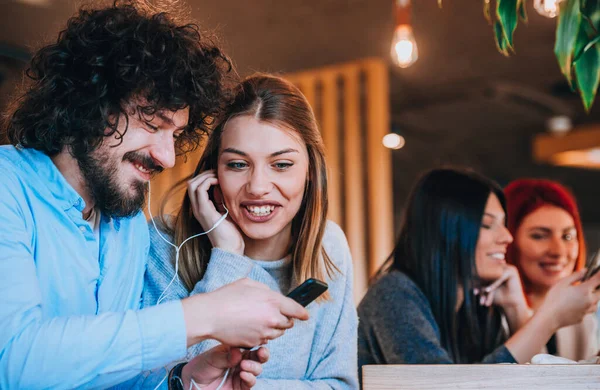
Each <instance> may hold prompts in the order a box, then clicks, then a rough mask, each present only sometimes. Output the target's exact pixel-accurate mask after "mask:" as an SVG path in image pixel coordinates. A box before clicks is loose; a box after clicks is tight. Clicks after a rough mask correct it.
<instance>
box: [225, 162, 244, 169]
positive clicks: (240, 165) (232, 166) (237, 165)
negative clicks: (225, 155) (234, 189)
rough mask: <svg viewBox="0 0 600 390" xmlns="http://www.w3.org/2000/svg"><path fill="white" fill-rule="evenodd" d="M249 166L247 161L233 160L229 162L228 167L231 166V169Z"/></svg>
mask: <svg viewBox="0 0 600 390" xmlns="http://www.w3.org/2000/svg"><path fill="white" fill-rule="evenodd" d="M247 166H248V164H246V163H245V162H241V161H232V162H229V163H227V167H229V168H231V169H244V168H246V167H247Z"/></svg>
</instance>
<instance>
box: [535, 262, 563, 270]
mask: <svg viewBox="0 0 600 390" xmlns="http://www.w3.org/2000/svg"><path fill="white" fill-rule="evenodd" d="M540 267H542V268H543V269H545V270H547V271H550V272H560V271H562V270H563V269H564V268H565V266H564V265H562V264H552V263H541V264H540Z"/></svg>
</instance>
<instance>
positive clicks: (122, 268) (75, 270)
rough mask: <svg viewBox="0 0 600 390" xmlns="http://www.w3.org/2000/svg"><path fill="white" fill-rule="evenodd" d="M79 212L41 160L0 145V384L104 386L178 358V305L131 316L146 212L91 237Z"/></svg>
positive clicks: (144, 246)
mask: <svg viewBox="0 0 600 390" xmlns="http://www.w3.org/2000/svg"><path fill="white" fill-rule="evenodd" d="M84 208H85V203H84V201H83V199H82V198H81V197H80V196H79V195H78V193H77V192H76V191H75V190H74V189H73V187H71V186H70V185H69V184H68V183H67V181H66V180H65V178H64V177H63V176H62V175H61V173H60V171H59V170H58V169H57V168H56V166H55V165H54V164H53V162H52V160H51V159H50V158H49V157H48V156H47V155H45V154H44V153H41V152H39V151H36V150H33V149H21V148H15V147H12V146H0V296H1V297H2V298H1V302H2V303H1V304H0V388H3V389H13V388H27V389H31V388H73V387H94V388H102V387H108V386H111V385H115V384H118V383H120V382H123V381H125V380H128V379H130V378H132V377H134V376H135V375H137V374H139V373H140V372H141V371H143V370H150V369H153V368H156V367H160V366H162V365H165V364H167V363H169V362H171V361H173V360H176V359H179V358H181V357H183V356H184V355H185V352H186V334H185V323H184V319H183V309H182V307H181V303H180V302H177V301H176V302H170V303H166V304H162V305H159V306H154V307H151V308H148V309H143V310H138V309H139V307H140V298H141V293H142V287H143V281H144V271H145V268H146V259H147V254H148V247H149V236H148V227H147V224H146V220H145V218H144V215H143V214H142V213H140V214H138V215H136V216H135V217H133V218H121V219H117V218H113V219H111V218H108V217H104V216H103V217H102V219H101V222H100V231H99V237H98V238H97V235H96V234H94V232H93V230H92V227H91V226H90V224H89V223H88V222H87V221H85V220H84V219H83V217H82V210H83V209H84ZM97 240H99V241H97Z"/></svg>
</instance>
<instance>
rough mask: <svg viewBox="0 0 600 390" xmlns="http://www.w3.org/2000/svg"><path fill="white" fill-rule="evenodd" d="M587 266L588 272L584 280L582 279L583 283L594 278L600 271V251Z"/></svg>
mask: <svg viewBox="0 0 600 390" xmlns="http://www.w3.org/2000/svg"><path fill="white" fill-rule="evenodd" d="M586 266H587V271H586V272H585V275H583V278H582V279H581V281H582V282H585V281H586V280H588V279H589V278H591V277H592V276H594V275H595V274H596V272H598V271H599V270H600V250H599V251H598V252H596V253H594V255H593V256H592V258H591V259H590V261H588V263H587V264H586Z"/></svg>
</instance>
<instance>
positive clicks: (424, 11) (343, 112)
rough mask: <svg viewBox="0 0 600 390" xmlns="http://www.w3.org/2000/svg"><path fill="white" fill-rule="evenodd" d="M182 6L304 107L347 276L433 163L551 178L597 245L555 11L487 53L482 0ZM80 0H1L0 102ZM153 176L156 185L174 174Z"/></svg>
mask: <svg viewBox="0 0 600 390" xmlns="http://www.w3.org/2000/svg"><path fill="white" fill-rule="evenodd" d="M185 3H186V4H187V6H188V7H189V9H190V10H191V16H192V17H193V18H194V19H195V20H196V21H197V22H198V23H199V25H200V26H201V28H202V29H204V30H211V31H214V32H215V33H216V34H217V35H218V36H219V37H220V40H221V42H222V44H223V47H224V48H225V50H226V52H227V53H228V54H229V55H230V56H231V58H232V59H233V60H234V63H235V65H236V68H237V70H238V72H239V73H240V75H242V76H244V75H248V74H251V73H254V72H256V71H266V72H275V73H278V74H283V75H285V76H286V77H289V78H290V79H291V80H292V81H294V82H296V83H297V84H298V85H299V86H300V88H301V89H302V90H303V92H305V94H306V95H307V97H308V98H309V101H310V102H311V103H312V104H313V107H314V109H315V113H316V115H317V118H318V119H319V121H320V123H321V126H322V128H323V129H324V130H323V131H324V137H325V142H326V145H327V149H328V153H329V156H328V157H329V158H330V166H331V177H332V180H333V181H332V204H335V206H334V207H333V210H332V218H333V219H334V220H336V221H337V222H338V223H340V224H341V225H342V227H343V228H344V230H345V231H346V233H347V234H348V236H349V241H350V243H351V246H352V250H353V255H354V257H355V263H356V265H357V267H358V272H357V275H358V276H357V283H358V284H359V286H360V285H365V286H366V279H367V277H368V275H369V274H370V273H371V272H372V270H374V269H375V268H376V267H377V266H378V265H379V264H380V263H381V262H382V261H383V260H384V258H385V257H386V256H387V255H388V254H389V252H390V250H391V244H392V242H393V237H394V236H395V232H396V229H397V226H398V222H399V219H400V217H401V215H402V206H403V203H404V202H405V200H406V198H407V195H408V191H409V189H410V186H411V184H412V183H413V182H414V181H415V179H416V178H417V176H418V174H419V173H420V172H422V171H423V170H425V169H428V168H432V167H435V166H438V165H440V164H453V165H465V166H470V167H473V168H475V169H476V170H478V171H480V172H482V173H484V174H486V175H488V176H490V177H492V178H494V179H495V180H497V181H498V182H499V183H500V184H501V185H505V184H506V183H508V182H509V181H511V180H513V179H515V178H518V177H544V178H550V179H554V180H558V181H560V182H562V183H564V184H565V185H567V186H568V187H569V188H570V189H571V190H572V191H573V192H574V193H575V195H576V197H577V199H578V202H579V206H580V208H581V214H582V219H583V223H584V230H585V232H586V237H587V241H588V247H589V249H590V250H591V251H595V250H596V249H597V248H598V247H599V246H600V204H599V200H600V185H599V183H600V171H598V170H596V169H597V168H599V167H600V156H599V155H600V149H595V148H596V147H597V146H598V147H600V103H596V105H595V106H594V107H592V110H591V112H590V113H589V114H586V113H585V112H584V110H583V105H582V104H581V101H580V98H579V96H578V95H577V94H575V93H573V92H571V90H570V88H569V86H568V84H567V82H566V80H565V79H564V77H563V76H562V75H561V73H560V70H559V67H558V64H557V61H556V58H555V56H554V53H553V46H554V37H555V30H556V18H554V19H553V18H548V17H545V16H542V15H540V14H539V13H538V12H536V10H535V9H534V6H533V3H534V2H533V1H528V2H527V12H528V15H529V21H528V23H527V24H524V23H519V27H518V28H517V30H516V33H515V38H514V40H515V48H516V54H515V55H512V56H511V57H504V56H502V55H501V54H500V53H499V52H498V51H497V49H496V46H495V43H494V35H493V34H494V33H493V29H492V26H490V25H489V24H488V22H487V21H486V19H485V18H484V15H483V11H482V5H481V4H482V1H467V0H461V1H450V0H448V1H444V3H443V8H439V7H438V2H437V1H436V0H418V1H415V0H413V2H412V6H411V7H408V8H407V9H408V11H407V13H405V14H403V15H400V16H399V15H398V13H397V12H396V11H395V8H394V7H395V2H394V0H303V1H288V0H280V1H269V0H252V1H232V0H220V1H208V0H186V2H185ZM400 3H402V1H401V0H400ZM404 3H407V2H406V1H404ZM80 4H81V3H80V2H75V1H71V0H0V107H4V106H5V105H6V103H7V101H9V99H11V98H14V96H12V93H13V91H14V88H15V86H16V85H17V84H18V83H20V82H21V81H22V72H23V70H24V69H25V68H26V66H27V60H28V58H30V55H31V53H32V52H33V51H34V50H35V48H36V47H39V46H40V45H41V44H44V43H48V42H51V41H53V40H55V39H56V37H57V33H58V31H60V30H61V29H62V28H63V27H64V25H65V23H66V20H67V19H68V17H69V16H71V15H72V14H73V13H74V12H75V11H76V9H77V8H78V6H79V5H80ZM399 19H403V22H406V23H408V24H409V25H410V26H411V27H412V36H413V38H414V40H413V41H412V43H413V44H414V45H416V46H417V47H418V59H416V61H415V62H414V63H412V64H410V66H408V67H405V68H401V67H398V66H396V64H394V62H393V61H392V58H391V56H390V48H391V45H392V39H393V35H394V29H395V26H396V24H397V21H398V20H399ZM413 59H414V58H413ZM405 65H406V64H405ZM388 133H394V134H397V135H399V136H401V137H402V138H400V139H399V144H396V146H402V147H401V148H399V149H389V148H385V147H384V146H383V144H382V139H383V136H384V135H386V134H388ZM582 134H583V135H582ZM397 140H398V138H397ZM536 150H537V152H535V151H536ZM563 152H576V153H575V154H573V153H571V154H569V153H567V155H565V154H564V153H563ZM561 153H563V154H562V155H561ZM189 160H190V163H191V164H192V165H195V162H196V161H197V160H195V159H194V158H191V159H189ZM574 164H575V165H574ZM192 168H193V167H192ZM180 173H181V172H180ZM164 180H166V181H163V182H161V183H160V186H161V188H164V187H166V186H167V184H169V183H171V182H173V180H175V179H174V178H169V179H164ZM353 189H354V190H353ZM358 290H359V291H360V288H359V289H358ZM358 294H360V292H359V293H358Z"/></svg>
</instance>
